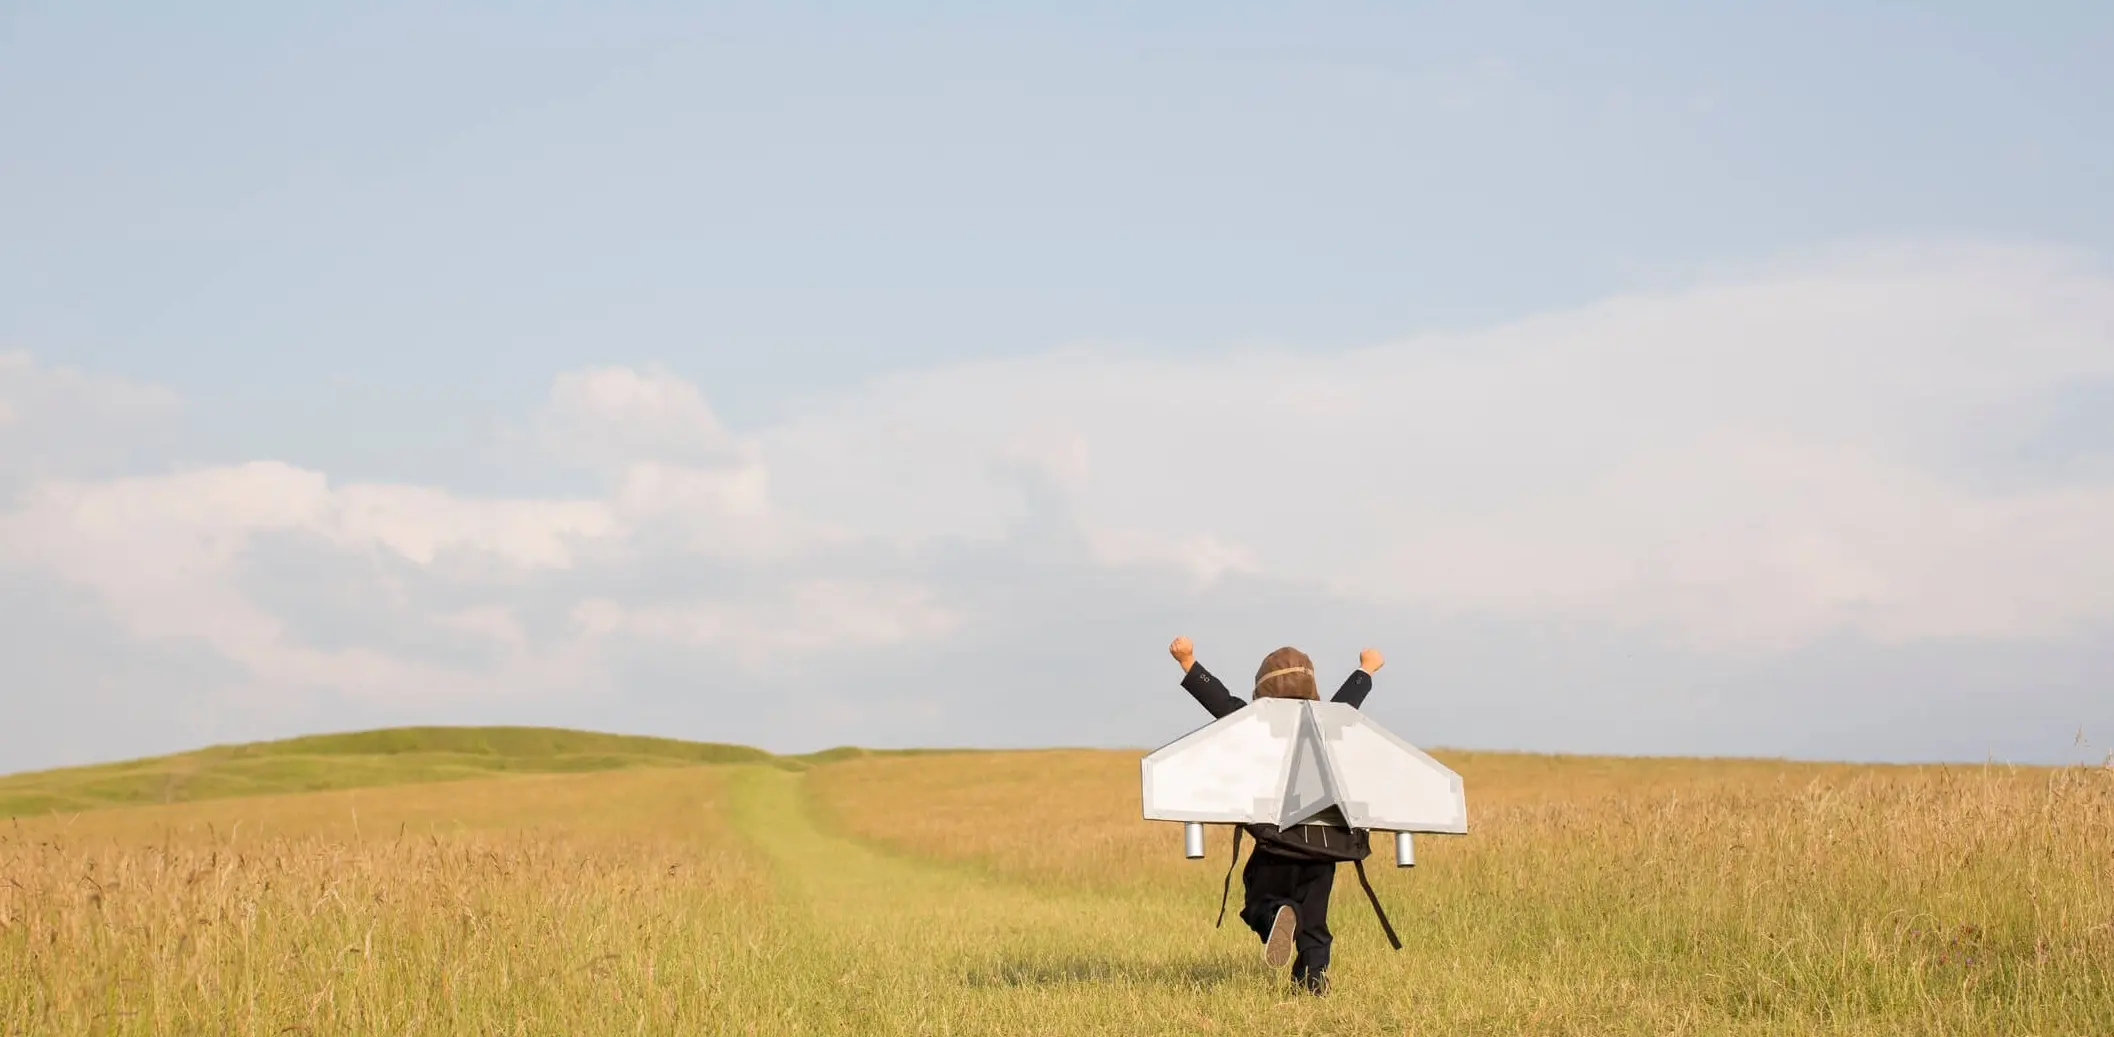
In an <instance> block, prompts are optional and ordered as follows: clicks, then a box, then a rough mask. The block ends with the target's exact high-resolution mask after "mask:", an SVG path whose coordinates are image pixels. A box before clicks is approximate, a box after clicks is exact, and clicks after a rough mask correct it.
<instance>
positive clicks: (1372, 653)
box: [1358, 648, 1387, 673]
mask: <svg viewBox="0 0 2114 1037" xmlns="http://www.w3.org/2000/svg"><path fill="white" fill-rule="evenodd" d="M1385 665H1387V660H1385V659H1382V658H1380V650H1379V649H1378V648H1368V649H1366V650H1365V651H1362V652H1359V653H1358V668H1359V669H1361V670H1364V671H1365V672H1367V673H1378V672H1380V667H1382V666H1385Z"/></svg>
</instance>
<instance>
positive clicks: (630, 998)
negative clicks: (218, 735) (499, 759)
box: [0, 768, 766, 1034]
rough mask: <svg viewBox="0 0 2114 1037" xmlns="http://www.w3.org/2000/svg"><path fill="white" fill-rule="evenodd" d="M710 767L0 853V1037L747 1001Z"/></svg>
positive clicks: (80, 825) (255, 809) (378, 793)
mask: <svg viewBox="0 0 2114 1037" xmlns="http://www.w3.org/2000/svg"><path fill="white" fill-rule="evenodd" d="M720 807H721V804H720V797H719V791H718V774H717V771H716V770H715V769H706V768H692V769H687V770H681V771H646V772H620V773H614V774H597V775H591V776H581V777H559V778H543V777H538V778H522V779H513V780H498V781H484V782H466V783H451V784H446V785H433V786H423V787H397V788H389V789H377V790H368V791H365V792H359V793H327V794H314V795H308V796H280V797H270V798H265V799H256V800H227V801H219V802H213V803H204V804H194V805H183V806H175V807H166V808H143V809H126V810H112V811H105V812H98V813H89V814H83V815H79V816H77V817H73V818H55V819H49V820H39V821H36V822H29V823H24V822H17V823H14V824H12V825H10V826H9V828H8V829H7V830H6V831H5V833H4V836H0V960H4V963H0V1033H8V1034H17V1033H20V1034H29V1033H112V1034H117V1033H139V1034H170V1033H213V1034H238V1033H240V1034H277V1033H471V1032H475V1033H515V1032H527V1033H550V1032H560V1031H565V1030H570V1032H583V1033H585V1032H615V1031H619V1030H621V1031H625V1032H632V1031H634V1030H635V1028H636V1027H638V1026H639V1025H641V1024H645V1025H647V1026H648V1028H649V1029H650V1030H659V1031H661V1032H666V1031H667V1029H668V1028H669V1027H671V1026H672V1025H674V1022H675V1021H676V1020H678V1019H680V1018H687V1017H694V1016H697V1015H700V1014H702V1013H704V1012H706V1011H709V1006H711V1005H712V1004H714V1003H715V1002H716V1001H719V1000H723V999H724V998H725V997H726V994H725V991H726V990H727V989H728V987H729V986H745V985H747V984H748V983H750V982H751V980H750V979H749V977H747V976H745V975H742V974H741V968H742V965H743V963H742V960H741V959H740V958H739V957H730V956H729V955H728V954H727V953H726V948H724V947H722V946H720V945H719V940H718V937H717V936H716V935H715V934H718V933H724V932H728V931H732V930H734V929H735V928H737V925H736V924H735V923H736V922H737V921H738V920H739V916H740V913H741V911H742V910H744V909H745V907H746V906H747V905H753V904H755V903H757V902H758V901H759V900H761V899H762V898H763V896H764V895H765V889H766V886H765V884H764V875H763V873H762V872H761V871H760V870H759V869H758V868H757V867H756V866H755V865H754V864H753V863H752V862H751V861H749V860H748V859H746V858H745V857H744V856H743V855H742V854H741V853H740V852H739V850H738V848H739V843H738V841H736V840H733V839H731V838H730V837H729V836H728V834H727V831H726V829H725V826H724V824H723V822H722V821H721V817H720Z"/></svg>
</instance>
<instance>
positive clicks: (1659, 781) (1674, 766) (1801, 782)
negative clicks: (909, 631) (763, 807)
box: [811, 753, 2114, 1034]
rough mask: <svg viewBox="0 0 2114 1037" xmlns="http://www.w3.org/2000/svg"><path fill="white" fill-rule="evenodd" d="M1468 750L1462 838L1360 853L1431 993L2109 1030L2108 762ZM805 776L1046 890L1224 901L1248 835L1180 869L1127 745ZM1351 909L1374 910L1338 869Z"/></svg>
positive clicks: (1566, 1006) (886, 764) (1662, 1009)
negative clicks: (1451, 977) (1467, 811)
mask: <svg viewBox="0 0 2114 1037" xmlns="http://www.w3.org/2000/svg"><path fill="white" fill-rule="evenodd" d="M1451 762H1452V763H1453V765H1454V766H1455V767H1456V769H1458V770H1460V771H1462V772H1463V774H1464V777H1465V779H1466V781H1467V785H1468V788H1469V789H1470V790H1471V834H1469V835H1468V836H1465V837H1439V836H1427V837H1422V838H1420V839H1419V854H1418V862H1419V864H1418V867H1416V868H1414V869H1410V870H1408V871H1406V872H1397V871H1396V870H1395V869H1393V868H1392V867H1391V866H1390V865H1387V864H1385V863H1384V861H1381V860H1376V861H1375V862H1373V863H1374V864H1375V867H1372V868H1369V871H1370V872H1371V873H1372V875H1373V877H1374V879H1375V882H1376V886H1377V887H1378V888H1379V890H1380V891H1381V895H1382V896H1383V898H1384V899H1385V901H1386V902H1387V903H1388V904H1390V905H1392V908H1391V909H1392V910H1393V911H1394V912H1395V913H1396V917H1395V921H1396V925H1397V928H1398V929H1400V930H1402V931H1403V932H1404V935H1405V939H1406V940H1407V941H1408V942H1409V943H1410V944H1411V946H1410V947H1409V948H1408V949H1407V950H1405V952H1404V953H1403V955H1402V956H1401V958H1400V959H1398V960H1391V961H1390V962H1389V964H1390V965H1391V966H1394V967H1398V971H1400V972H1401V973H1402V976H1403V978H1402V979H1401V980H1400V982H1402V983H1404V984H1405V986H1407V987H1409V988H1412V989H1415V990H1416V995H1415V996H1418V997H1419V998H1420V999H1422V1000H1424V1001H1425V1002H1426V1003H1431V1002H1434V1001H1446V1000H1452V1001H1455V1002H1457V1004H1458V1005H1459V1006H1473V1005H1475V1004H1476V1003H1478V1002H1480V1003H1482V1004H1485V1005H1489V1004H1493V1003H1495V1002H1497V1001H1499V1000H1501V999H1502V998H1503V997H1504V996H1505V995H1504V994H1503V993H1502V992H1503V991H1505V990H1507V989H1512V990H1514V991H1524V990H1528V989H1536V990H1542V991H1545V992H1546V993H1547V995H1548V996H1549V998H1550V1001H1549V1006H1548V1009H1547V1012H1545V1013H1543V1015H1542V1017H1541V1021H1542V1022H1543V1023H1546V1022H1548V1021H1550V1020H1552V1019H1557V1018H1565V1017H1568V1018H1571V1019H1572V1020H1573V1021H1576V1020H1577V1019H1578V1018H1582V1017H1588V1016H1595V1015H1597V1014H1598V1013H1599V1012H1600V1011H1601V1009H1602V1008H1606V1009H1608V1010H1609V1011H1611V1012H1612V1013H1614V1014H1615V1015H1616V1016H1617V1017H1618V1018H1619V1017H1620V1016H1621V1015H1622V1014H1623V1013H1629V1014H1630V1015H1631V1017H1633V1018H1635V1017H1639V1016H1650V1017H1653V1018H1660V1019H1665V1020H1670V1021H1671V1020H1683V1019H1685V1020H1690V1021H1692V1022H1693V1023H1695V1025H1698V1026H1702V1025H1704V1021H1706V1020H1716V1021H1717V1024H1723V1025H1732V1024H1744V1023H1753V1024H1759V1025H1762V1026H1764V1027H1769V1028H1774V1027H1783V1028H1785V1029H1786V1030H1787V1031H1790V1032H1819V1031H1823V1030H1834V1029H1837V1028H1846V1029H1849V1030H1872V1031H1888V1032H1904V1033H1916V1032H1921V1033H1937V1032H1957V1033H2094V1034H2109V1033H2114V984H2110V980H2114V774H2110V773H2109V772H2107V771H2104V770H2099V769H2089V770H2088V769H2083V768H2067V769H2022V770H2012V769H2004V768H1981V767H1975V768H1929V767H1926V768H1887V767H1848V766H1841V765H1804V764H1771V763H1763V762H1738V763H1734V762H1713V761H1649V760H1640V761H1614V760H1577V761H1560V760H1557V761H1551V760H1548V759H1546V758H1542V759H1537V758H1532V757H1507V756H1502V755H1480V756H1479V755H1474V754H1468V755H1463V756H1456V757H1455V758H1453V759H1452V760H1451ZM1567 772H1568V773H1567ZM811 780H812V781H813V782H814V783H815V784H816V786H817V790H818V792H819V794H820V795H821V796H822V797H823V798H824V799H825V800H826V801H827V802H828V804H829V811H830V816H831V817H832V818H833V819H835V823H837V824H839V825H842V826H844V827H846V828H847V829H850V830H852V831H855V832H858V833H859V834H861V835H863V836H864V837H866V838H869V839H873V840H877V841H879V842H882V843H885V844H890V845H893V846H895V847H897V848H898V849H899V850H900V851H901V852H906V853H924V854H934V855H938V856H943V857H951V858H954V859H957V860H961V861H964V862H969V863H972V864H974V865H976V866H979V867H982V868H985V869H988V870H992V871H995V872H999V873H1010V874H1018V875H1022V876H1031V877H1033V879H1034V880H1035V881H1041V882H1055V883H1061V884H1065V885H1070V886H1079V887H1087V888H1095V887H1098V888H1104V889H1108V890H1111V891H1117V890H1121V889H1124V888H1130V887H1137V886H1141V885H1142V886H1146V887H1158V888H1168V887H1170V886H1173V885H1175V884H1180V885H1183V886H1186V887H1188V888H1191V889H1203V890H1205V891H1207V892H1209V893H1212V894H1215V893H1216V892H1217V885H1218V882H1219V880H1220V878H1221V875H1222V869H1223V868H1224V866H1225V862H1226V860H1227V856H1226V855H1227V853H1228V852H1229V850H1230V847H1229V846H1227V844H1226V841H1225V831H1224V830H1223V829H1218V828H1214V829H1213V839H1212V842H1211V846H1210V855H1209V859H1210V861H1211V862H1212V863H1211V864H1209V865H1199V864H1197V863H1196V862H1189V861H1185V860H1183V859H1182V857H1181V854H1180V851H1179V846H1180V835H1179V826H1175V825H1165V824H1150V823H1144V822H1141V821H1139V820H1138V798H1137V796H1138V792H1137V789H1138V784H1137V783H1138V772H1137V758H1136V756H1135V755H1134V754H1114V753H1036V754H988V755H983V756H970V757H961V758H955V759H946V760H932V761H920V762H918V763H916V764H911V763H909V762H907V761H896V760H867V761H858V762H853V763H847V764H845V765H843V766H841V767H836V768H831V769H830V770H828V771H824V772H820V773H817V774H816V775H814V776H812V779H811ZM1050 788H1061V789H1063V790H1064V794H1063V795H1062V796H1050V795H1048V793H1047V791H1046V790H1048V789H1050ZM1382 856H1383V858H1384V854H1383V855H1382ZM1346 871H1347V869H1346ZM1346 878H1347V876H1346ZM1237 881H1238V880H1236V889H1235V896H1238V895H1239V893H1238V888H1237ZM1336 901H1337V907H1336V912H1335V913H1336V915H1337V916H1338V917H1342V916H1344V915H1345V914H1350V915H1353V916H1356V917H1357V919H1358V920H1359V921H1360V922H1362V921H1363V917H1364V916H1365V915H1366V914H1367V908H1366V907H1365V906H1364V905H1363V904H1362V903H1361V902H1360V900H1359V895H1358V893H1357V892H1356V887H1355V886H1354V885H1349V884H1348V883H1346V882H1344V881H1342V880H1339V885H1338V893H1337V896H1336ZM1352 953H1357V954H1368V955H1380V956H1385V955H1386V953H1387V952H1386V951H1385V950H1384V949H1382V950H1377V951H1376V950H1374V949H1373V948H1372V947H1371V946H1370V944H1367V945H1366V946H1365V947H1363V948H1360V949H1359V950H1357V951H1354V952H1352ZM1441 966H1446V967H1450V968H1456V969H1458V970H1459V974H1460V975H1461V976H1462V977H1463V982H1460V983H1454V982H1449V981H1448V980H1447V978H1446V977H1445V976H1444V975H1443V973H1445V972H1446V971H1447V968H1442V967H1441ZM1466 977H1473V979H1472V981H1471V980H1467V979H1466ZM1519 996H1525V995H1524V994H1520V995H1519ZM1595 1006H1599V1007H1595ZM1581 1013H1582V1014H1581ZM1714 1025H1715V1024H1714ZM1706 1028H1708V1027H1706ZM1605 1029H1607V1030H1610V1031H1614V1030H1624V1029H1628V1027H1626V1026H1622V1025H1619V1024H1615V1023H1608V1024H1606V1026H1605ZM1640 1032H1644V1031H1640Z"/></svg>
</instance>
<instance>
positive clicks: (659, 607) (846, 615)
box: [573, 580, 963, 669]
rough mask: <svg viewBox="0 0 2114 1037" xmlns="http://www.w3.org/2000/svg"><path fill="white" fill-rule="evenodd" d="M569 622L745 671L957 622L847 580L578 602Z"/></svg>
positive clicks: (949, 614)
mask: <svg viewBox="0 0 2114 1037" xmlns="http://www.w3.org/2000/svg"><path fill="white" fill-rule="evenodd" d="M573 619H574V622H575V624H576V625H577V626H578V627H579V628H580V629H581V630H583V631H584V632H587V633H589V634H591V635H593V636H596V637H606V636H610V635H614V634H624V635H629V636H632V637H638V638H643V639H646V640H649V641H665V642H678V643H684V644H691V645H704V646H710V647H715V648H719V649H722V650H724V651H725V652H726V653H727V654H728V656H729V657H731V658H733V659H735V660H737V661H738V662H739V663H741V664H742V665H744V666H747V667H751V668H757V669H761V668H765V667H779V668H787V667H794V666H798V665H800V664H801V663H803V662H806V661H809V660H810V657H816V656H829V655H840V654H842V653H844V652H845V651H847V650H856V649H868V648H876V647H882V646H887V645H894V644H899V643H903V642H911V641H929V640H933V639H937V638H941V637H945V636H946V635H948V634H950V633H952V632H954V631H955V630H957V629H958V628H960V627H961V625H962V623H963V617H962V616H960V615H959V614H957V613H956V612H955V611H953V610H951V609H948V608H946V607H945V606H943V605H941V604H940V603H939V602H938V601H937V600H936V598H935V595H934V594H933V593H932V591H930V590H929V589H926V588H923V587H918V586H910V585H900V584H875V583H869V582H858V581H848V580H806V581H799V582H794V583H790V584H787V585H784V586H782V587H780V588H777V589H774V590H772V591H768V592H765V593H763V594H759V595H755V596H750V597H744V598H741V599H738V600H717V601H715V600H704V601H695V602H685V603H681V604H675V605H667V604H646V605H637V606H627V605H625V604H623V603H620V602H616V601H612V600H608V599H591V600H588V601H583V602H581V603H580V604H579V605H578V606H576V607H575V609H574V611H573Z"/></svg>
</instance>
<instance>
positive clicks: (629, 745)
mask: <svg viewBox="0 0 2114 1037" xmlns="http://www.w3.org/2000/svg"><path fill="white" fill-rule="evenodd" d="M867 753H868V750H863V749H852V748H843V749H831V750H827V751H825V752H820V753H812V754H809V755H806V756H775V755H773V754H771V753H768V752H765V751H764V750H762V749H756V748H751V747H749V746H746V745H726V744H721V743H716V742H686V741H680V740H678V739H673V738H649V737H644V736H640V735H612V734H601V733H598V732H593V731H570V730H565V729H563V728H547V727H398V728H386V729H383V730H379V731H359V732H353V733H349V734H330V735H310V736H307V737H303V738H288V739H284V740H281V741H276V742H252V743H248V744H244V745H221V746H212V747H209V748H205V749H198V750H195V751H192V752H186V753H177V754H175V755H172V756H156V757H151V758H148V759H143V760H128V761H125V762H122V763H108V764H97V765H94V766H88V767H67V768H63V769H60V770H50V771H37V772H32V773H28V774H14V775H8V776H5V777H0V817H28V816H35V815H40V814H47V813H51V812H53V811H58V812H61V813H66V812H73V811H80V810H93V809H96V808H98V807H110V806H128V805H134V804H143V803H177V802H186V801H191V800H202V799H224V798H228V797H232V796H257V795H270V794H275V793H287V792H314V791H320V790H325V789H352V788H373V787H377V786H384V785H412V784H420V783H424V782H434V781H454V780H459V779H463V778H480V777H490V776H493V775H495V774H506V773H523V774H531V773H544V774H547V773H575V772H585V771H609V770H623V769H627V768H635V767H686V766H694V765H697V764H708V763H765V764H771V765H775V766H779V767H784V768H788V769H799V768H803V767H806V766H808V765H810V764H814V763H821V762H826V761H830V760H837V759H845V758H849V757H853V756H860V755H866V754H867Z"/></svg>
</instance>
